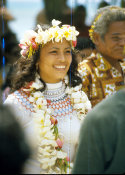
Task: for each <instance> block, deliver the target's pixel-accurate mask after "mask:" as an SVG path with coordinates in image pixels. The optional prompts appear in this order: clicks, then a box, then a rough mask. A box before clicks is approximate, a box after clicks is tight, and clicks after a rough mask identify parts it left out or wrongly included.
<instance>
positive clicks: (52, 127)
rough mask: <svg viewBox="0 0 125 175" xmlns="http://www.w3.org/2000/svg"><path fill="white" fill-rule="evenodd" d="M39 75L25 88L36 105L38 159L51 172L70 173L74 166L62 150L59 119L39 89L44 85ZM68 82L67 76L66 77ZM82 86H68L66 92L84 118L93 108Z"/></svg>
mask: <svg viewBox="0 0 125 175" xmlns="http://www.w3.org/2000/svg"><path fill="white" fill-rule="evenodd" d="M39 78H40V76H39V75H37V77H36V79H35V82H33V83H32V84H30V86H28V87H29V89H23V90H24V91H29V92H30V97H29V101H30V102H31V103H32V104H33V106H34V111H35V112H34V123H35V131H36V133H35V134H36V137H37V139H38V143H39V144H38V160H39V162H40V167H41V168H42V169H43V170H46V171H47V173H49V174H53V173H54V174H61V173H62V174H65V173H67V172H68V173H70V172H71V168H72V166H73V164H72V163H70V160H69V157H68V156H67V153H65V152H64V151H63V150H62V145H63V140H61V138H60V136H59V135H60V134H59V132H58V127H57V124H58V121H57V119H56V118H54V117H52V116H51V114H52V110H51V109H50V108H49V109H48V108H47V100H46V99H45V98H44V95H43V93H42V92H40V91H39V89H40V88H42V87H43V85H42V82H41V81H40V79H39ZM65 83H66V84H67V83H68V81H67V77H66V78H65ZM81 88H82V86H81V85H79V86H76V87H75V88H69V87H68V86H67V88H66V93H67V94H68V95H69V96H70V97H71V105H72V106H73V109H75V110H76V111H77V116H78V118H79V119H80V120H83V119H84V117H85V115H86V113H87V112H88V111H89V110H90V109H91V103H90V101H89V100H88V97H87V95H86V94H85V93H84V92H83V91H82V90H81Z"/></svg>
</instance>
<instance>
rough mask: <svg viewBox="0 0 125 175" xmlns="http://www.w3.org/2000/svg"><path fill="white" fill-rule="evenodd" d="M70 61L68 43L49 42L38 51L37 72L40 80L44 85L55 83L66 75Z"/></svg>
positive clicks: (65, 41) (64, 41)
mask: <svg viewBox="0 0 125 175" xmlns="http://www.w3.org/2000/svg"><path fill="white" fill-rule="evenodd" d="M71 61H72V55H71V46H70V43H69V42H68V41H67V40H65V39H63V41H62V42H54V43H52V42H49V43H47V44H46V45H45V46H44V47H42V49H41V51H40V60H39V62H38V64H39V71H40V77H41V79H42V80H43V81H44V82H46V83H57V82H59V81H61V80H62V79H63V78H64V77H65V75H66V74H67V72H68V70H69V67H70V64H71Z"/></svg>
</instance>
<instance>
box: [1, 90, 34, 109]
mask: <svg viewBox="0 0 125 175" xmlns="http://www.w3.org/2000/svg"><path fill="white" fill-rule="evenodd" d="M4 104H10V105H11V104H12V105H14V104H15V105H19V106H20V107H24V108H25V109H27V110H30V111H31V112H33V105H32V104H31V102H30V101H29V94H28V93H27V92H25V91H24V90H23V89H22V88H21V89H19V90H16V91H14V92H13V93H11V94H10V95H8V97H7V99H6V100H5V102H4Z"/></svg>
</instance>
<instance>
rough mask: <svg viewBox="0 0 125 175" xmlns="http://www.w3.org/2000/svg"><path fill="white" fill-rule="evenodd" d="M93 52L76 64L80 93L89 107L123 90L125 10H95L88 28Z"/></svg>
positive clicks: (106, 8) (115, 8)
mask: <svg viewBox="0 0 125 175" xmlns="http://www.w3.org/2000/svg"><path fill="white" fill-rule="evenodd" d="M89 32H90V38H91V40H92V42H93V43H94V44H95V47H96V52H95V53H93V54H92V56H91V57H90V58H89V59H85V60H83V62H81V63H80V64H79V68H78V70H79V73H80V74H81V76H82V82H83V90H84V91H85V92H86V93H87V95H88V97H89V99H90V101H91V103H92V106H93V107H94V106H95V105H96V104H97V103H99V102H100V101H101V100H103V99H104V98H105V97H107V96H109V95H111V94H113V93H115V92H116V91H117V90H119V89H121V88H123V87H124V76H123V75H124V72H125V61H124V58H125V9H124V8H120V7H117V6H107V7H104V8H100V9H98V11H97V13H96V16H95V18H94V20H93V23H92V26H91V29H90V31H89Z"/></svg>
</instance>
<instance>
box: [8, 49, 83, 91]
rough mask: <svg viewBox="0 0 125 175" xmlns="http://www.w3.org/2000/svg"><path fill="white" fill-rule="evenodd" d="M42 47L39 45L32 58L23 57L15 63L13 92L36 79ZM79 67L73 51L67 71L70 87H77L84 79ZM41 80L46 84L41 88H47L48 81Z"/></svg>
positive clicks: (11, 84)
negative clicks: (81, 76)
mask: <svg viewBox="0 0 125 175" xmlns="http://www.w3.org/2000/svg"><path fill="white" fill-rule="evenodd" d="M40 49H41V47H39V49H38V50H37V51H36V53H35V54H34V55H33V56H32V57H31V58H30V59H28V58H24V57H21V58H20V59H18V60H17V62H16V63H15V64H14V67H13V71H12V73H11V76H10V79H11V83H10V87H11V90H12V92H13V91H15V90H18V89H20V88H21V87H25V86H26V85H27V83H28V82H31V81H34V80H35V75H36V72H37V69H36V63H37V62H38V60H39V59H40ZM77 69H78V62H77V60H76V54H75V51H72V63H71V65H70V68H69V70H68V73H67V74H68V77H69V80H70V81H69V86H70V87H75V86H77V85H79V84H81V83H82V80H81V78H80V76H79V73H78V71H77ZM41 81H42V83H43V85H44V88H43V89H41V91H44V90H45V88H46V83H45V82H44V81H43V80H42V79H41Z"/></svg>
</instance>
